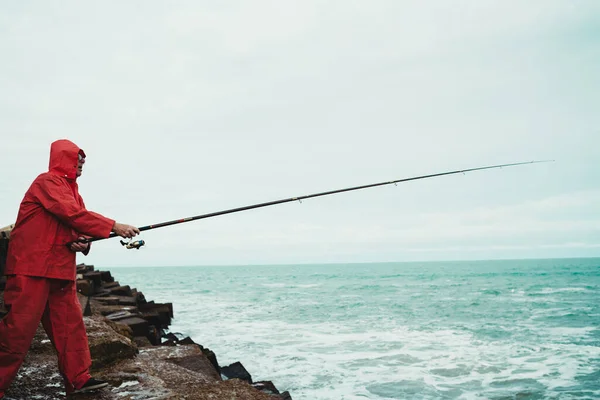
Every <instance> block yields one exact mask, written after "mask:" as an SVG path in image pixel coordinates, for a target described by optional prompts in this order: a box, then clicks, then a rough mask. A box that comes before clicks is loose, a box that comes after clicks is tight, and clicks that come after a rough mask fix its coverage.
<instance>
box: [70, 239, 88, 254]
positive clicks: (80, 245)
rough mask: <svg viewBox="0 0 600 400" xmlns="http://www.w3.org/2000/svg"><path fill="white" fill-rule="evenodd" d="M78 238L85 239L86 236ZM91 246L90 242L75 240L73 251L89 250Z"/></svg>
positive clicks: (72, 246)
mask: <svg viewBox="0 0 600 400" xmlns="http://www.w3.org/2000/svg"><path fill="white" fill-rule="evenodd" d="M77 240H85V238H84V237H83V236H80V237H79V238H78V239H77ZM89 248H90V244H89V243H82V242H73V243H72V244H71V251H74V252H76V253H77V252H84V251H87V250H88V249H89Z"/></svg>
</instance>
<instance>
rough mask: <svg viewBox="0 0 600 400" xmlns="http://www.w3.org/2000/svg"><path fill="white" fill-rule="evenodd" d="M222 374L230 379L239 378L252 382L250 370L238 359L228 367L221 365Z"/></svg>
mask: <svg viewBox="0 0 600 400" xmlns="http://www.w3.org/2000/svg"><path fill="white" fill-rule="evenodd" d="M221 375H225V376H226V377H227V378H228V379H234V378H237V379H241V380H242V381H246V382H248V383H252V376H251V375H250V373H249V372H248V371H246V368H244V366H243V365H242V363H241V362H239V361H236V362H234V363H233V364H230V365H228V366H226V367H221Z"/></svg>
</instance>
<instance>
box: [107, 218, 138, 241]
mask: <svg viewBox="0 0 600 400" xmlns="http://www.w3.org/2000/svg"><path fill="white" fill-rule="evenodd" d="M112 231H113V232H114V233H116V234H117V235H118V236H121V237H123V238H132V237H134V236H135V235H137V234H139V233H140V230H139V229H138V228H136V227H135V226H131V225H127V224H120V223H118V222H115V225H114V226H113V228H112Z"/></svg>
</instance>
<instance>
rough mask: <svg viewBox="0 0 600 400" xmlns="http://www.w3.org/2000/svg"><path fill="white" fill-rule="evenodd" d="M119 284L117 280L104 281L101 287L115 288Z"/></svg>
mask: <svg viewBox="0 0 600 400" xmlns="http://www.w3.org/2000/svg"><path fill="white" fill-rule="evenodd" d="M119 286H121V284H120V283H119V282H104V283H102V288H104V289H107V290H108V289H113V288H116V287H119Z"/></svg>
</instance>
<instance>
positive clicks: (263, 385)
mask: <svg viewBox="0 0 600 400" xmlns="http://www.w3.org/2000/svg"><path fill="white" fill-rule="evenodd" d="M252 386H254V387H255V388H257V389H258V390H260V391H262V392H265V393H269V394H279V390H277V388H276V387H275V385H274V384H273V382H271V381H259V382H255V383H253V384H252Z"/></svg>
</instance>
